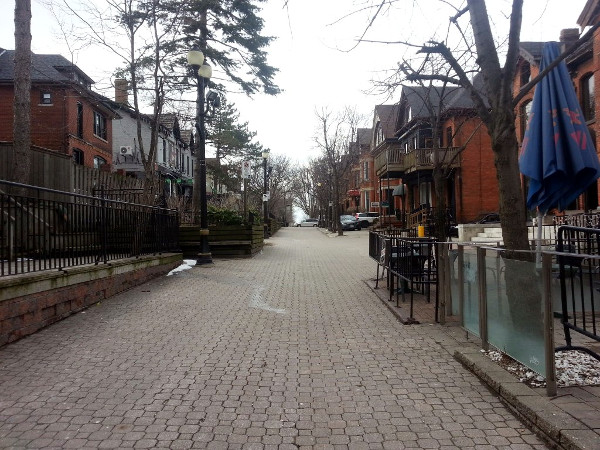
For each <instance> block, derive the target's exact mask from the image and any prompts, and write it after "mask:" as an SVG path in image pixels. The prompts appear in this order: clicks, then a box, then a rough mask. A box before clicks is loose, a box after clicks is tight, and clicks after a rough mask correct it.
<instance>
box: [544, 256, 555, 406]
mask: <svg viewBox="0 0 600 450" xmlns="http://www.w3.org/2000/svg"><path fill="white" fill-rule="evenodd" d="M542 298H543V300H544V348H545V353H546V395H548V397H553V396H555V395H556V364H555V361H554V314H553V307H552V255H551V254H549V253H544V254H543V255H542Z"/></svg>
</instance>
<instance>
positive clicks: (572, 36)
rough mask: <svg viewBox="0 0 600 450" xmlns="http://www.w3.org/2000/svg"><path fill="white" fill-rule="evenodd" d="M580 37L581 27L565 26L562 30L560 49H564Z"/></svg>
mask: <svg viewBox="0 0 600 450" xmlns="http://www.w3.org/2000/svg"><path fill="white" fill-rule="evenodd" d="M577 39H579V29H578V28H565V29H564V30H561V31H560V43H561V46H560V49H561V51H564V50H565V49H566V48H567V47H569V46H570V45H571V44H573V43H574V42H576V41H577Z"/></svg>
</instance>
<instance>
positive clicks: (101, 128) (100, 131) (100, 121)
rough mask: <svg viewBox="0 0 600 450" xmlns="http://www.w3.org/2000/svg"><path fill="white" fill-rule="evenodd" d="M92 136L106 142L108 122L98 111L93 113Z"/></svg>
mask: <svg viewBox="0 0 600 450" xmlns="http://www.w3.org/2000/svg"><path fill="white" fill-rule="evenodd" d="M94 136H96V137H97V138H99V139H102V140H103V141H108V120H107V119H106V117H105V116H104V115H103V114H101V113H99V112H98V111H94Z"/></svg>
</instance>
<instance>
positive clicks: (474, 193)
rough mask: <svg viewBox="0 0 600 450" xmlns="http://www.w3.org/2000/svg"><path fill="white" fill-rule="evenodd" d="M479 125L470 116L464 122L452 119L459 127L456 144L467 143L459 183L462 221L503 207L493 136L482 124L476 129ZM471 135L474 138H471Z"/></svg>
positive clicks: (457, 190)
mask: <svg viewBox="0 0 600 450" xmlns="http://www.w3.org/2000/svg"><path fill="white" fill-rule="evenodd" d="M459 120H462V119H459ZM448 125H449V124H446V125H445V127H447V126H448ZM478 126H479V119H477V118H474V119H468V120H467V121H466V122H465V123H464V124H462V126H459V124H458V123H455V122H454V121H453V122H452V128H453V129H454V130H457V131H456V134H455V136H454V145H455V146H461V145H464V144H465V143H466V148H465V150H464V151H463V152H462V154H461V166H460V171H459V172H458V175H457V177H456V183H455V189H456V192H455V196H456V200H457V201H456V216H457V217H456V219H457V221H458V222H459V223H464V222H470V221H472V220H474V219H476V218H478V217H479V216H480V215H481V214H482V213H486V212H497V211H498V209H499V203H498V202H499V196H498V179H497V177H496V167H495V165H494V153H493V152H492V145H491V139H490V136H489V134H488V133H487V129H486V127H485V126H479V128H478V129H477V130H476V128H477V127H478ZM445 127H444V128H445ZM475 130H476V131H475ZM474 131H475V133H474V134H473V132H474ZM471 135H473V136H472V137H471ZM469 137H471V139H470V140H469V141H468V139H469ZM467 141H468V143H467Z"/></svg>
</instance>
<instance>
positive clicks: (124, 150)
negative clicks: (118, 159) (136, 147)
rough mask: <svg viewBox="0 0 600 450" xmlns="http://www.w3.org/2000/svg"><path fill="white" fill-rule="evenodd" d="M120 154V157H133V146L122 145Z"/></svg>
mask: <svg viewBox="0 0 600 450" xmlns="http://www.w3.org/2000/svg"><path fill="white" fill-rule="evenodd" d="M119 154H120V155H133V152H132V151H131V146H130V145H122V146H121V147H120V148H119Z"/></svg>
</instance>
